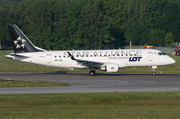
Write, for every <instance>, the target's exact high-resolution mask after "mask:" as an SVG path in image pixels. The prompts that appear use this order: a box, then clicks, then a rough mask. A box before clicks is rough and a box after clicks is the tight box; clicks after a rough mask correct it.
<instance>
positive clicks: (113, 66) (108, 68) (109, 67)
mask: <svg viewBox="0 0 180 119" xmlns="http://www.w3.org/2000/svg"><path fill="white" fill-rule="evenodd" d="M101 70H102V71H106V72H118V70H119V65H118V64H108V65H106V66H105V67H101Z"/></svg>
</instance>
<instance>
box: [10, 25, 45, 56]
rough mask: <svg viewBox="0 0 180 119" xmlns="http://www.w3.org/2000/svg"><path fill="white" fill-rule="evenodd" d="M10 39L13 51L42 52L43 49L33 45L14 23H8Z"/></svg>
mask: <svg viewBox="0 0 180 119" xmlns="http://www.w3.org/2000/svg"><path fill="white" fill-rule="evenodd" d="M8 28H9V33H10V36H11V41H12V43H13V48H14V52H15V53H26V52H44V51H45V50H43V49H41V48H38V47H35V46H34V45H33V44H32V43H31V41H30V40H29V39H28V38H27V37H26V36H25V35H24V33H23V32H22V31H21V30H20V29H19V28H18V27H17V26H16V25H15V24H13V25H11V24H10V25H8Z"/></svg>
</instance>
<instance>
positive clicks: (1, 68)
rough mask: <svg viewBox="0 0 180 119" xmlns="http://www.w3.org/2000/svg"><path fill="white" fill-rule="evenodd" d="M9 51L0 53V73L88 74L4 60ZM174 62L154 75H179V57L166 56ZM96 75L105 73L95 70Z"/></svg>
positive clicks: (143, 70) (134, 69) (138, 70)
mask: <svg viewBox="0 0 180 119" xmlns="http://www.w3.org/2000/svg"><path fill="white" fill-rule="evenodd" d="M10 52H11V51H0V72H63V73H65V72H71V73H88V72H89V71H90V69H74V70H73V71H71V70H67V69H61V68H54V67H47V66H41V65H37V64H30V63H25V62H20V61H15V60H11V59H7V58H5V55H6V54H8V53H10ZM168 55H169V56H170V57H172V58H174V59H175V60H176V63H175V64H172V65H168V66H159V67H158V68H157V69H156V73H180V56H176V55H172V54H168ZM96 72H97V73H105V72H104V71H100V70H96ZM118 73H152V69H151V67H129V68H123V69H120V70H119V72H118Z"/></svg>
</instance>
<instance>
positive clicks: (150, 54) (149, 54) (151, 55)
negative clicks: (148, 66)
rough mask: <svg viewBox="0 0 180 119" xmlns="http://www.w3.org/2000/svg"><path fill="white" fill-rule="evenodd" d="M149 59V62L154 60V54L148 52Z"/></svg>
mask: <svg viewBox="0 0 180 119" xmlns="http://www.w3.org/2000/svg"><path fill="white" fill-rule="evenodd" d="M148 59H149V61H152V60H153V53H152V52H148Z"/></svg>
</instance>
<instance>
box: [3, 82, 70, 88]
mask: <svg viewBox="0 0 180 119" xmlns="http://www.w3.org/2000/svg"><path fill="white" fill-rule="evenodd" d="M68 85H69V84H67V83H58V82H57V83H52V82H37V81H36V82H34V81H13V80H0V87H35V86H68Z"/></svg>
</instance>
